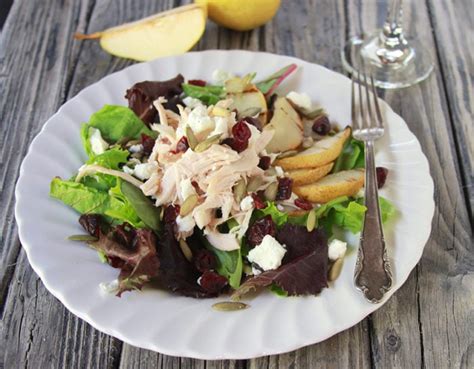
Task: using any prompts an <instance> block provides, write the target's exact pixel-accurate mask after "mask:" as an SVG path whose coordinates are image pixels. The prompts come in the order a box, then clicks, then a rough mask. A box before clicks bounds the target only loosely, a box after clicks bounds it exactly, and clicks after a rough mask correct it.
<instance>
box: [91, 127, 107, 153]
mask: <svg viewBox="0 0 474 369" xmlns="http://www.w3.org/2000/svg"><path fill="white" fill-rule="evenodd" d="M89 136H90V137H89V141H90V143H91V149H92V152H93V153H94V154H96V155H100V154H102V153H103V152H104V151H105V150H107V149H108V148H109V144H108V143H107V142H106V141H105V140H104V139H103V138H102V135H101V134H100V131H99V130H98V129H97V128H94V127H90V128H89Z"/></svg>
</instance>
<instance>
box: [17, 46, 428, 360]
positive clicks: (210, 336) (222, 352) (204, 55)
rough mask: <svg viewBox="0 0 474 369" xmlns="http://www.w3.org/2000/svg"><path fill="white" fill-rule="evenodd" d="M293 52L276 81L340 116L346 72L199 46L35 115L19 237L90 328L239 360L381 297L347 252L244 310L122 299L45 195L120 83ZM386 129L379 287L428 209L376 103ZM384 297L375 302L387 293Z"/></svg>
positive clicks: (415, 257)
mask: <svg viewBox="0 0 474 369" xmlns="http://www.w3.org/2000/svg"><path fill="white" fill-rule="evenodd" d="M290 63H296V64H297V65H298V66H299V69H298V71H297V72H295V73H294V75H292V76H291V77H290V78H289V79H288V80H287V81H285V82H284V84H283V86H281V89H280V92H282V93H284V92H288V91H290V90H296V91H300V92H306V93H308V94H309V95H310V96H311V98H312V100H313V102H314V103H316V104H321V105H322V106H323V107H324V108H325V109H326V111H327V112H328V113H329V115H330V118H331V120H332V121H334V122H337V123H338V124H340V125H341V126H344V125H346V124H348V123H349V122H350V119H349V117H350V81H349V79H348V78H346V77H344V76H343V75H341V74H338V73H335V72H332V71H330V70H328V69H326V68H324V67H322V66H319V65H315V64H310V63H307V62H305V61H302V60H299V59H296V58H291V57H286V56H279V55H273V54H267V53H256V52H247V51H205V52H196V53H188V54H185V55H181V56H177V57H169V58H164V59H158V60H155V61H153V62H149V63H143V64H137V65H133V66H131V67H129V68H126V69H124V70H122V71H120V72H117V73H114V74H112V75H110V76H107V77H105V78H103V79H102V80H100V81H99V82H97V83H95V84H93V85H92V86H89V87H88V88H86V89H84V90H83V91H81V92H80V93H79V94H78V95H77V96H76V97H74V98H73V99H71V100H70V101H68V102H67V103H66V104H64V105H63V106H62V107H61V109H60V110H59V111H58V112H57V113H56V114H55V115H54V116H53V117H52V118H51V119H49V120H48V122H46V124H45V125H44V127H43V129H42V131H41V132H40V133H39V134H38V136H37V137H36V138H35V139H34V140H33V142H32V144H31V146H30V149H29V152H28V154H27V156H26V157H25V159H24V161H23V164H22V166H21V171H20V178H19V180H18V184H17V187H16V200H17V203H16V208H15V213H16V219H17V222H18V228H19V236H20V240H21V243H22V245H23V247H24V248H25V250H26V253H27V255H28V259H29V261H30V263H31V265H32V267H33V269H34V270H35V271H36V273H38V275H39V276H40V277H41V280H42V281H43V283H44V284H45V286H46V288H47V289H48V290H49V291H50V292H51V293H52V294H53V295H54V296H56V297H57V298H58V299H59V300H60V301H61V302H62V303H63V304H64V305H65V306H66V307H67V308H68V309H69V310H70V311H71V312H72V313H74V314H76V315H77V316H79V317H80V318H82V319H84V320H85V321H87V322H88V323H90V324H91V325H92V326H94V327H95V328H97V329H99V330H101V331H103V332H105V333H107V334H110V335H112V336H115V337H117V338H119V339H121V340H123V341H125V342H127V343H130V344H132V345H135V346H139V347H143V348H147V349H151V350H155V351H159V352H162V353H164V354H168V355H175V356H186V357H194V358H201V359H231V358H232V359H243V358H251V357H257V356H262V355H269V354H278V353H282V352H287V351H290V350H294V349H297V348H299V347H302V346H305V345H309V344H312V343H316V342H320V341H323V340H325V339H326V338H328V337H330V336H332V335H334V334H336V333H338V332H341V331H342V330H344V329H347V328H349V327H351V326H353V325H354V324H356V323H358V322H359V321H360V320H362V319H363V318H364V317H365V316H366V315H368V314H370V313H371V312H373V311H374V310H375V309H377V308H379V307H380V306H381V305H382V304H378V305H373V304H371V303H369V302H366V301H365V300H364V298H363V297H362V294H361V293H360V292H358V291H357V290H356V289H355V288H354V286H353V281H352V274H353V270H354V264H355V254H356V253H355V252H351V253H350V254H349V256H348V257H347V258H346V261H345V263H344V268H343V271H342V274H341V276H340V277H339V279H338V280H337V281H336V282H335V283H334V284H332V285H331V286H330V288H327V289H325V290H324V291H323V292H322V293H321V294H320V295H319V296H317V297H293V298H279V297H276V296H275V295H272V294H271V293H264V294H261V295H259V296H258V297H257V298H255V299H253V300H251V301H250V305H251V308H249V309H247V310H243V311H238V312H232V313H225V312H216V311H214V310H212V309H211V305H212V304H213V303H215V302H216V301H218V300H222V299H207V300H196V299H192V298H186V297H179V296H175V295H172V294H169V293H167V292H164V291H158V290H152V289H146V290H144V291H143V292H141V293H140V292H133V293H125V294H124V295H123V297H122V298H117V297H115V296H113V295H107V294H105V293H103V292H102V291H101V290H100V288H99V283H100V282H103V281H111V280H113V279H114V278H116V277H117V275H118V271H117V270H116V269H113V268H111V267H109V266H107V265H104V264H102V263H100V261H99V259H98V257H97V253H96V252H95V251H93V250H91V249H89V248H88V247H86V246H84V245H83V244H80V243H77V242H71V241H68V240H66V237H68V236H69V235H71V234H77V233H80V232H81V231H82V230H81V227H80V226H79V224H78V222H77V219H78V215H77V214H76V213H75V212H74V211H73V210H71V209H69V208H68V207H66V206H64V205H63V204H61V203H59V202H57V201H55V200H52V199H50V198H49V196H48V193H49V183H50V181H51V179H52V178H53V177H54V176H60V177H62V178H69V177H70V176H71V175H72V174H73V173H74V172H75V171H76V170H77V169H78V168H79V167H80V166H81V165H82V163H83V162H84V161H85V159H86V156H85V154H84V152H83V149H82V146H81V142H80V137H79V129H80V125H81V123H82V122H85V121H87V120H88V118H89V116H90V115H91V114H92V113H93V112H95V111H96V110H98V109H99V108H101V107H102V106H103V105H104V104H122V105H125V104H126V101H125V99H124V97H123V96H124V93H125V90H126V89H127V88H128V87H130V86H131V85H133V84H134V83H135V82H138V81H142V80H164V79H168V78H171V77H174V76H175V75H176V74H178V73H182V74H183V75H184V76H185V77H187V78H190V79H204V80H211V76H212V72H213V71H214V70H215V69H217V68H220V69H224V70H227V71H232V72H233V73H236V74H245V73H247V72H257V75H258V77H264V76H267V75H269V74H270V73H273V72H274V71H276V70H277V69H279V68H281V67H283V66H285V65H287V64H290ZM383 108H384V109H385V114H386V121H387V123H388V124H387V134H386V135H385V137H384V138H383V139H382V140H381V141H380V142H378V151H377V155H376V161H377V165H380V166H385V167H387V168H389V170H390V172H389V177H388V179H387V183H386V185H385V188H384V189H383V191H382V195H384V196H386V197H387V198H389V199H390V200H392V202H393V203H394V204H395V205H396V206H397V208H398V210H399V213H400V215H399V217H398V219H397V220H396V221H395V222H392V223H393V224H391V225H390V226H389V227H387V229H386V238H387V244H388V245H389V247H390V250H389V254H390V256H391V260H392V262H393V265H394V286H393V288H392V290H391V291H390V292H389V293H388V294H387V297H386V299H387V298H388V297H390V295H391V294H393V293H394V292H395V291H396V290H397V289H398V288H400V286H401V285H402V284H403V282H404V281H405V280H406V279H407V277H408V275H409V273H410V271H411V270H412V269H413V268H414V266H415V265H416V263H417V262H418V261H419V259H420V257H421V254H422V251H423V247H424V245H425V243H426V241H427V239H428V236H429V234H430V229H431V218H432V216H433V212H434V201H433V181H432V179H431V177H430V173H429V168H428V162H427V160H426V157H425V156H424V154H423V153H422V151H421V148H420V144H419V142H418V141H417V139H416V137H415V136H414V135H413V134H412V133H411V132H410V130H409V129H408V127H407V125H406V123H405V122H404V121H403V120H402V118H400V117H399V116H398V115H396V114H395V113H394V112H393V111H392V110H391V109H390V108H389V107H388V106H387V105H386V104H385V103H383ZM386 299H385V300H384V301H386Z"/></svg>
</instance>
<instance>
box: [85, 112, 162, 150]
mask: <svg viewBox="0 0 474 369" xmlns="http://www.w3.org/2000/svg"><path fill="white" fill-rule="evenodd" d="M87 126H88V127H94V128H97V129H98V130H100V133H101V134H102V137H103V138H104V139H105V140H106V141H108V142H109V143H115V142H117V141H118V140H120V139H122V138H124V137H128V138H130V139H139V138H140V137H141V134H142V133H144V134H146V135H148V136H151V137H154V138H155V137H156V132H154V131H152V130H150V129H149V128H148V127H147V126H146V125H145V124H144V123H143V122H142V120H141V119H140V118H139V117H137V116H136V114H135V113H134V112H133V111H132V110H131V109H129V108H127V107H125V106H119V105H105V106H104V107H103V108H102V109H100V110H99V111H97V112H95V113H94V114H92V116H91V117H90V119H89V123H88V125H87ZM82 130H85V128H84V126H83V128H82ZM82 130H81V137H83V144H84V147H85V148H86V151H87V150H88V148H87V142H86V143H84V139H85V138H88V137H87V136H88V132H87V135H86V133H83V131H82ZM89 151H90V143H89Z"/></svg>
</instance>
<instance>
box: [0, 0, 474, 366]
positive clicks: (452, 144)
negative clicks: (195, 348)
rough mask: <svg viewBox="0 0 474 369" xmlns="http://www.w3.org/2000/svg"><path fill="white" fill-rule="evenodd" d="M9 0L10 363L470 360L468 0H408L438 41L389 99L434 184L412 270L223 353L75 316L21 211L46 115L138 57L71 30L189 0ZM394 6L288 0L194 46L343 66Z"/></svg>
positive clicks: (2, 263)
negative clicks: (320, 336) (247, 355)
mask: <svg viewBox="0 0 474 369" xmlns="http://www.w3.org/2000/svg"><path fill="white" fill-rule="evenodd" d="M11 2H12V3H13V5H12V7H11V9H10V10H9V13H8V17H7V19H6V22H5V24H4V25H3V29H2V30H1V43H0V45H1V46H0V91H1V97H0V117H1V118H0V128H1V134H0V153H1V155H0V190H1V193H0V204H1V205H0V229H1V236H0V247H1V250H0V252H1V255H0V307H1V310H0V311H1V323H0V324H1V325H0V368H5V369H7V368H8V369H9V368H23V367H24V368H40V369H41V368H68V369H69V368H81V369H82V368H123V369H129V368H156V367H160V368H166V369H167V368H186V369H190V368H229V369H230V368H295V369H296V368H356V367H361V368H366V367H367V368H368V367H374V368H418V367H423V368H443V369H444V368H474V340H473V337H474V311H473V305H474V288H473V287H474V283H473V282H474V274H473V272H474V242H473V218H472V211H473V205H474V187H473V181H474V179H473V163H474V127H473V118H474V117H473V114H474V99H473V80H474V76H473V73H474V70H473V69H474V67H473V66H474V64H473V57H472V49H473V46H474V44H473V43H474V36H473V24H474V20H473V18H474V10H473V6H472V2H471V1H469V0H454V1H444V0H427V1H418V0H411V1H409V2H408V1H407V3H406V4H405V7H406V13H405V14H406V16H405V23H406V24H407V25H409V26H407V28H408V29H407V33H408V35H415V36H416V37H417V38H418V39H420V40H422V41H423V43H424V44H425V45H427V47H428V48H429V49H430V50H431V52H432V54H433V57H434V60H435V71H434V73H433V74H432V76H431V77H430V78H429V79H428V80H427V81H425V82H423V83H421V84H419V85H417V86H415V87H411V88H408V89H404V90H401V91H394V92H387V93H385V94H384V96H383V97H384V98H385V99H386V100H387V101H388V102H389V104H390V105H391V106H392V107H393V108H394V110H395V111H396V112H397V113H399V114H400V115H401V116H402V117H403V118H404V119H405V120H406V122H407V123H408V125H409V127H410V129H411V130H412V131H413V132H414V133H415V134H416V136H417V138H418V140H419V141H420V143H421V145H422V147H423V151H424V152H425V154H426V155H427V157H428V159H429V162H430V168H431V175H432V176H433V179H434V182H435V201H436V212H435V216H434V219H433V229H432V233H431V237H430V239H429V241H428V244H427V245H426V248H425V251H424V254H423V258H422V259H421V262H420V264H419V265H418V266H417V267H416V268H415V270H413V272H412V273H411V275H410V277H409V279H408V281H407V282H406V283H405V285H404V286H403V287H402V288H401V289H400V290H399V291H398V292H397V293H396V294H395V295H394V296H393V297H392V298H391V299H390V301H389V302H388V303H387V304H386V305H385V306H383V307H382V308H381V309H380V310H378V311H376V312H375V313H374V314H372V315H371V316H369V317H368V318H367V319H365V320H363V321H362V322H361V323H359V324H358V325H356V326H354V327H352V328H351V329H349V330H347V331H345V332H342V333H340V334H338V335H336V336H335V337H332V338H330V339H328V340H327V341H325V342H322V343H319V344H317V345H313V346H309V347H306V348H302V349H300V350H297V351H294V352H290V353H288V354H284V355H278V356H271V357H263V358H258V359H254V360H248V361H213V362H204V361H200V360H193V359H187V358H176V357H169V356H164V355H160V354H159V353H155V352H151V351H147V350H142V349H138V348H135V347H132V346H130V345H128V344H124V343H122V342H121V341H119V340H118V339H115V338H113V337H110V336H107V335H105V334H103V333H101V332H99V331H97V330H95V329H93V328H91V327H90V326H89V325H88V324H87V323H85V322H83V321H82V320H80V319H78V318H76V317H75V316H74V315H72V314H71V313H69V312H68V311H67V310H66V309H65V308H64V306H63V305H62V304H61V303H60V302H59V301H57V300H56V299H55V298H54V297H53V296H52V295H51V294H50V293H49V292H48V291H47V290H46V289H45V288H44V286H43V284H42V283H41V280H40V279H39V277H38V276H37V275H36V274H35V273H34V272H33V271H32V269H31V267H30V265H29V263H28V260H27V258H26V255H25V253H24V251H23V250H22V248H21V245H20V242H19V240H18V236H17V226H16V223H15V219H14V214H13V208H14V204H15V200H14V187H15V182H16V178H17V176H18V171H19V167H20V163H21V161H22V159H23V157H24V156H25V154H26V152H27V150H28V145H29V143H30V141H31V140H32V138H33V137H34V136H35V135H36V134H37V133H38V132H39V130H40V129H41V126H42V125H43V123H44V122H45V121H46V120H47V119H48V118H49V117H50V116H51V115H52V114H53V113H54V112H55V111H56V110H57V109H58V108H59V106H60V105H61V104H63V103H64V102H65V101H66V100H68V99H70V98H71V97H72V96H74V95H75V94H77V93H78V92H79V91H80V90H81V89H83V88H84V87H86V86H88V85H90V84H91V83H93V82H96V81H97V80H99V79H100V78H102V77H103V76H106V75H107V74H109V73H111V72H114V71H117V70H120V69H123V68H124V67H126V66H128V65H130V64H132V62H130V61H127V60H123V59H118V58H115V57H111V56H109V55H108V54H106V53H105V52H103V51H102V50H101V49H100V47H99V45H98V43H96V42H77V41H74V40H73V39H72V34H73V33H74V32H76V31H79V32H93V31H99V30H102V29H104V28H106V27H109V26H113V25H116V24H120V23H122V22H125V21H130V20H135V19H138V18H141V17H144V16H146V15H150V14H153V13H154V12H157V11H160V10H163V9H168V8H171V7H174V6H178V5H180V1H179V0H178V1H172V0H166V1H160V0H153V1H152V0H140V1H139V0H133V1H132V0H128V1H127V0H83V1H79V0H74V1H73V0H66V1H65V0H42V1H32V0H15V1H6V2H5V1H4V2H2V4H3V5H2V8H1V9H2V11H3V14H0V15H1V16H0V19H4V18H5V15H6V12H8V9H4V10H3V8H5V5H8V3H11ZM362 3H363V4H362ZM469 7H470V8H469ZM385 10H386V3H385V2H382V1H375V0H372V1H363V2H362V1H347V0H326V1H323V0H293V1H290V0H282V6H281V9H280V11H279V13H278V15H277V16H276V18H275V19H274V20H273V21H272V22H270V23H268V24H267V25H266V26H265V27H262V28H259V29H256V30H254V31H251V32H245V33H238V32H232V31H229V30H226V29H223V28H219V27H217V26H216V25H215V24H213V23H210V22H209V24H208V28H207V30H206V33H205V35H204V37H203V38H202V40H201V41H200V42H199V44H198V45H197V47H196V49H198V50H204V49H249V50H265V51H269V52H274V53H279V54H286V55H295V56H297V57H299V58H302V59H304V60H307V61H310V62H315V63H319V64H322V65H325V66H327V67H329V68H331V69H333V70H336V71H340V72H342V67H341V59H340V50H341V46H342V44H343V43H344V42H345V40H347V38H348V37H349V36H350V35H353V34H356V33H359V32H360V31H361V30H363V31H367V32H370V31H372V30H373V29H375V28H376V26H380V25H381V23H382V22H383V18H384V14H385ZM361 24H363V26H362V25H361ZM315 83H317V82H315Z"/></svg>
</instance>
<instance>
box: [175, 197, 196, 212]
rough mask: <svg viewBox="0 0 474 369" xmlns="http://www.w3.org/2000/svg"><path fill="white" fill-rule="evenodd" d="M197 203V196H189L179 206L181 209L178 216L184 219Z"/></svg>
mask: <svg viewBox="0 0 474 369" xmlns="http://www.w3.org/2000/svg"><path fill="white" fill-rule="evenodd" d="M198 202H199V197H198V195H189V196H188V197H187V198H186V200H184V202H183V203H182V204H181V209H180V210H179V215H181V216H182V217H185V216H186V215H188V214H189V213H190V212H191V211H193V209H194V208H195V207H196V205H197V204H198Z"/></svg>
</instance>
